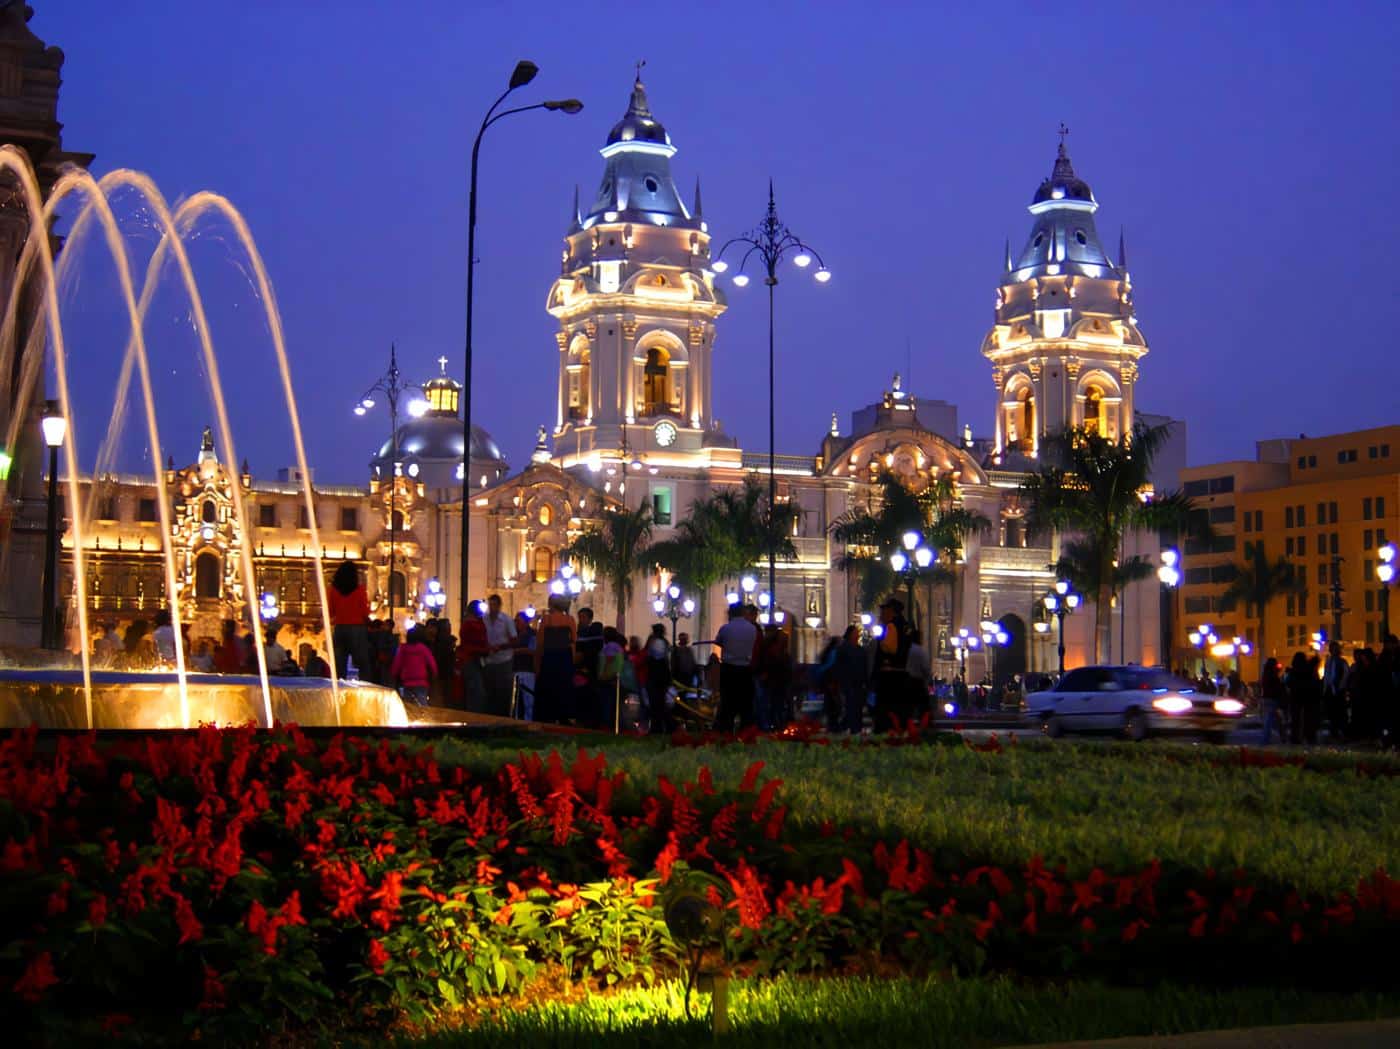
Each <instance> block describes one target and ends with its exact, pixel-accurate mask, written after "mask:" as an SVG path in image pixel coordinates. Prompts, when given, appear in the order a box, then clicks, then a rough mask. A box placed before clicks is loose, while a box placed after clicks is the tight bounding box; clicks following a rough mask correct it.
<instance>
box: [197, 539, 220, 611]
mask: <svg viewBox="0 0 1400 1049" xmlns="http://www.w3.org/2000/svg"><path fill="white" fill-rule="evenodd" d="M223 593H224V563H223V561H222V560H221V559H220V558H219V555H218V554H216V553H213V552H211V551H208V550H206V551H204V552H203V553H201V554H200V555H199V556H198V557H196V558H195V559H194V596H195V597H203V598H209V599H211V600H218V599H219V598H220V597H222V596H223Z"/></svg>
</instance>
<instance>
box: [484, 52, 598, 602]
mask: <svg viewBox="0 0 1400 1049" xmlns="http://www.w3.org/2000/svg"><path fill="white" fill-rule="evenodd" d="M539 71H540V67H539V66H537V65H535V63H533V62H529V61H523V60H522V61H520V62H517V63H515V69H514V70H513V71H512V72H511V74H510V83H509V84H508V85H507V86H506V89H505V90H504V91H502V92H501V97H500V98H498V99H496V101H495V102H493V103H491V108H490V109H488V110H487V111H486V116H485V118H484V119H483V120H482V121H481V128H480V130H479V131H477V133H476V140H475V141H474V142H472V170H471V187H470V189H469V191H468V193H467V338H466V347H465V350H464V352H463V354H462V371H463V376H462V378H463V382H462V416H463V419H464V423H465V428H464V429H463V431H462V432H463V434H464V435H465V444H464V447H463V449H462V581H461V587H462V592H461V594H460V595H459V596H458V599H457V600H458V602H459V604H460V607H461V614H460V615H459V616H458V619H459V621H461V622H465V621H466V618H467V606H468V605H469V604H470V602H471V599H470V598H469V597H468V596H467V594H468V592H469V591H470V590H471V582H470V579H469V577H468V573H469V572H470V570H471V569H470V566H471V558H470V557H469V556H468V555H469V552H470V550H471V500H470V499H469V498H468V496H469V495H470V494H471V483H472V470H471V466H472V307H473V304H474V293H475V289H476V283H475V282H476V170H477V160H478V158H479V156H480V154H481V137H482V136H483V135H485V134H486V129H487V128H489V127H490V126H491V125H492V124H494V123H495V122H496V121H498V120H500V119H501V118H503V117H508V116H511V115H512V114H514V113H528V112H530V110H532V109H548V110H551V111H553V112H557V113H568V114H570V115H571V116H572V115H573V114H575V113H578V112H579V111H580V110H582V109H583V103H582V102H580V101H579V100H578V99H576V98H565V99H553V100H551V101H548V102H536V103H535V104H534V105H530V106H516V107H514V108H513V109H501V110H500V112H497V110H498V109H500V105H501V103H502V102H504V101H505V100H506V96H507V95H509V94H510V93H511V92H512V91H514V90H515V89H516V88H519V87H524V86H525V85H526V84H528V83H529V82H530V81H532V80H534V79H535V74H537V73H538V72H539Z"/></svg>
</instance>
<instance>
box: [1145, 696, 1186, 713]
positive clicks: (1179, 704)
mask: <svg viewBox="0 0 1400 1049" xmlns="http://www.w3.org/2000/svg"><path fill="white" fill-rule="evenodd" d="M1152 706H1153V707H1154V708H1156V709H1157V710H1160V711H1161V712H1162V713H1163V714H1184V713H1186V712H1187V711H1188V710H1190V709H1191V701H1190V700H1189V699H1187V698H1186V697H1185V696H1162V697H1161V698H1160V699H1154V700H1153V701H1152Z"/></svg>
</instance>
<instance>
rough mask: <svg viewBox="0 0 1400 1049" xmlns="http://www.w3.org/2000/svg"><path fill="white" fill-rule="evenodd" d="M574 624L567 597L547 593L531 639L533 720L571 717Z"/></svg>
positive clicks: (560, 720) (575, 625) (576, 639)
mask: <svg viewBox="0 0 1400 1049" xmlns="http://www.w3.org/2000/svg"><path fill="white" fill-rule="evenodd" d="M577 641H578V624H577V623H576V622H575V621H574V617H573V616H571V615H569V599H568V598H567V597H566V596H564V595H562V594H551V595H550V597H549V610H548V611H547V612H545V614H544V615H543V616H541V617H540V626H539V635H538V637H537V638H536V639H535V720H536V721H545V722H556V723H562V722H564V721H567V720H569V719H570V718H571V717H573V713H574V712H573V710H572V707H573V697H574V645H575V643H576V642H577Z"/></svg>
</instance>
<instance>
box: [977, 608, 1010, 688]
mask: <svg viewBox="0 0 1400 1049" xmlns="http://www.w3.org/2000/svg"><path fill="white" fill-rule="evenodd" d="M981 626H982V644H983V646H984V648H983V651H984V652H986V654H987V676H988V677H990V678H991V679H992V687H993V688H996V685H997V658H998V657H997V652H998V650H999V649H1003V648H1005V647H1006V646H1007V645H1009V644H1011V635H1010V634H1008V633H1007V632H1006V628H1005V627H1003V626H1002V625H1001V624H1000V623H998V622H997V621H996V620H994V619H984V620H982V623H981Z"/></svg>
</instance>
